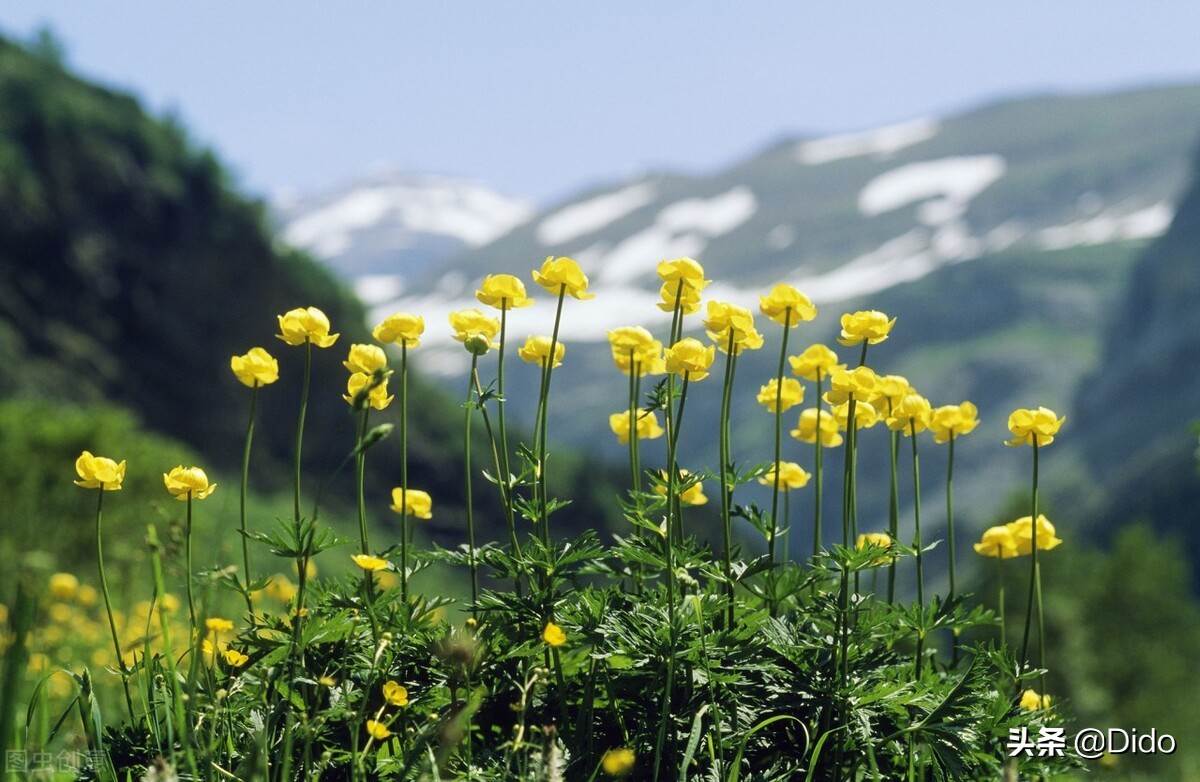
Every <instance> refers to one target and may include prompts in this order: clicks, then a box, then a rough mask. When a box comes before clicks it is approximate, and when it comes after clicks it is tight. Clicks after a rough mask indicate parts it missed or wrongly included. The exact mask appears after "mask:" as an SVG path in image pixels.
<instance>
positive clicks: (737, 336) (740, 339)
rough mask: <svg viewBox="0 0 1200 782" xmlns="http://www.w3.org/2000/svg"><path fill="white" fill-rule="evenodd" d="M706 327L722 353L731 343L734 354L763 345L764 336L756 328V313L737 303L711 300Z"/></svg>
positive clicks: (709, 335) (705, 321)
mask: <svg viewBox="0 0 1200 782" xmlns="http://www.w3.org/2000/svg"><path fill="white" fill-rule="evenodd" d="M704 329H705V330H706V331H707V332H708V338H709V339H711V340H712V341H713V342H715V343H716V345H717V348H719V349H720V351H721V352H722V353H727V352H729V350H730V345H731V344H732V347H733V353H734V355H737V354H739V353H741V352H742V351H743V350H758V349H759V348H761V347H762V346H763V336H762V334H759V333H758V330H757V329H755V328H754V313H753V312H751V311H750V310H748V309H746V308H745V307H739V306H738V305H736V304H730V303H729V302H724V301H710V302H709V303H708V310H707V317H705V319H704Z"/></svg>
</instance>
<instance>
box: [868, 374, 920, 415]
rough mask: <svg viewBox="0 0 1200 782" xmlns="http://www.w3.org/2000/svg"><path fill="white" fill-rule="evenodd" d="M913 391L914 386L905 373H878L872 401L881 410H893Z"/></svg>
mask: <svg viewBox="0 0 1200 782" xmlns="http://www.w3.org/2000/svg"><path fill="white" fill-rule="evenodd" d="M911 393H913V387H912V386H911V385H909V382H908V378H906V377H904V376H903V375H878V376H876V380H875V394H874V396H872V397H871V400H870V401H871V404H873V405H875V406H876V407H878V408H879V409H880V410H881V411H882V410H891V409H892V408H894V407H895V406H896V405H898V404H900V400H901V399H903V398H904V397H906V396H908V395H909V394H911Z"/></svg>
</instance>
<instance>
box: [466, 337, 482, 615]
mask: <svg viewBox="0 0 1200 782" xmlns="http://www.w3.org/2000/svg"><path fill="white" fill-rule="evenodd" d="M478 367H479V354H477V353H474V352H472V353H471V372H470V374H469V375H468V376H467V399H466V402H465V403H463V411H464V412H463V418H464V420H463V497H464V498H465V502H466V505H467V508H466V510H467V565H468V567H469V568H470V570H471V616H472V618H474V619H476V620H478V618H479V567H478V564H477V563H476V562H475V501H474V497H473V495H472V486H471V484H472V483H473V481H472V475H471V418H472V413H473V412H474V411H475V401H474V398H473V397H474V395H475V375H476V372H477V370H478Z"/></svg>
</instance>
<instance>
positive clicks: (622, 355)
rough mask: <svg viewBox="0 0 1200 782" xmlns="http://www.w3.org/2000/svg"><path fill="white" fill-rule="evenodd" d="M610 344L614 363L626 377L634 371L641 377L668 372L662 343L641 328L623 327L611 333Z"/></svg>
mask: <svg viewBox="0 0 1200 782" xmlns="http://www.w3.org/2000/svg"><path fill="white" fill-rule="evenodd" d="M608 344H609V346H610V347H611V348H612V359H613V363H614V364H616V365H617V369H619V370H621V371H622V372H623V373H625V374H626V375H628V374H629V373H630V371H631V370H632V369H636V370H637V374H638V376H639V377H644V376H645V375H661V374H662V373H663V372H665V371H666V367H665V365H664V363H663V346H662V343H661V342H659V341H658V340H657V339H655V338H654V337H653V335H651V334H650V332H649V331H647V330H646V329H644V328H642V327H641V326H622V327H620V328H615V329H613V330H611V331H609V332H608Z"/></svg>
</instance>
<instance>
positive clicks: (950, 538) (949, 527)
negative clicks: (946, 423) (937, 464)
mask: <svg viewBox="0 0 1200 782" xmlns="http://www.w3.org/2000/svg"><path fill="white" fill-rule="evenodd" d="M949 446H950V450H949V451H948V452H947V455H946V546H947V548H948V549H949V552H948V556H949V558H950V597H949V599H950V600H953V599H954V596H955V595H956V594H957V591H956V589H955V579H954V553H955V547H954V432H953V431H951V432H950V440H949ZM950 659H951V662H952V663H953V664H955V665H957V664H958V632H957V631H956V630H953V629H952V630H951V634H950Z"/></svg>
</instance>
